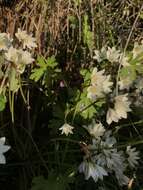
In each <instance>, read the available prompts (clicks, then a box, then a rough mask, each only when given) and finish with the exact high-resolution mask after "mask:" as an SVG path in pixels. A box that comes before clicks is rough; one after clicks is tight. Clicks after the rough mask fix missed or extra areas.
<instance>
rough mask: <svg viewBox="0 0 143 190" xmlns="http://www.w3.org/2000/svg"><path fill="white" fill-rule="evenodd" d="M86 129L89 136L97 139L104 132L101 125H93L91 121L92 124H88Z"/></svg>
mask: <svg viewBox="0 0 143 190" xmlns="http://www.w3.org/2000/svg"><path fill="white" fill-rule="evenodd" d="M86 129H87V130H88V131H89V133H90V135H92V136H93V137H94V138H99V137H101V136H103V134H104V132H105V128H104V127H103V125H102V123H95V122H94V121H93V123H92V124H90V125H89V126H88V127H86Z"/></svg>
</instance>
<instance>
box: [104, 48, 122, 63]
mask: <svg viewBox="0 0 143 190" xmlns="http://www.w3.org/2000/svg"><path fill="white" fill-rule="evenodd" d="M119 58H120V51H119V50H116V48H115V47H112V48H110V47H108V50H107V59H108V61H110V62H111V63H114V62H118V61H119Z"/></svg>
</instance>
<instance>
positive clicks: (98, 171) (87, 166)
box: [79, 161, 108, 182]
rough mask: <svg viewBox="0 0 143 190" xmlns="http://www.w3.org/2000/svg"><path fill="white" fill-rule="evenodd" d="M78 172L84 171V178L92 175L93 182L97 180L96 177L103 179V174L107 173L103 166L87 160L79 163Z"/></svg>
mask: <svg viewBox="0 0 143 190" xmlns="http://www.w3.org/2000/svg"><path fill="white" fill-rule="evenodd" d="M79 172H80V173H84V175H85V179H86V180H88V179H89V178H90V177H92V178H93V180H94V181H95V182H97V181H98V179H101V180H103V176H107V175H108V173H107V172H106V170H105V169H104V168H102V167H101V166H99V165H97V164H94V163H92V162H88V161H83V162H82V163H81V164H80V166H79Z"/></svg>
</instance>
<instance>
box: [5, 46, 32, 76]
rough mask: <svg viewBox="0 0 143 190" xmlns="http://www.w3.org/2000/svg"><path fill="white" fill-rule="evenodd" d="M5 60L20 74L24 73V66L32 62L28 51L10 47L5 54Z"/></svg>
mask: <svg viewBox="0 0 143 190" xmlns="http://www.w3.org/2000/svg"><path fill="white" fill-rule="evenodd" d="M5 58H6V59H7V60H8V61H10V62H13V63H14V64H15V67H16V70H17V71H18V72H19V73H21V74H22V73H23V72H24V70H25V66H26V65H28V64H31V63H32V62H33V61H34V59H33V58H32V56H31V54H30V53H29V52H28V51H23V50H22V49H16V48H13V47H10V48H9V49H8V52H7V53H5Z"/></svg>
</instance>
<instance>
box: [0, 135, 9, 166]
mask: <svg viewBox="0 0 143 190" xmlns="http://www.w3.org/2000/svg"><path fill="white" fill-rule="evenodd" d="M4 144H5V137H2V138H0V164H5V163H6V160H5V156H4V155H3V153H5V152H7V151H8V150H9V149H10V146H8V145H4Z"/></svg>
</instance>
